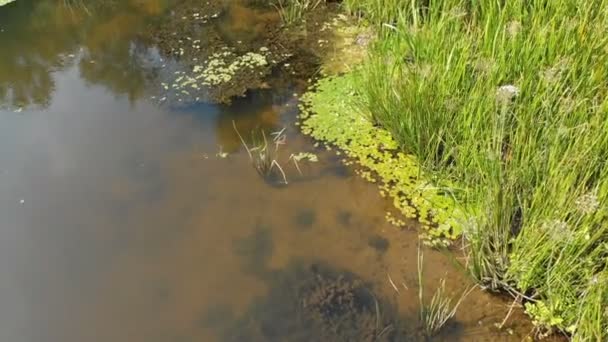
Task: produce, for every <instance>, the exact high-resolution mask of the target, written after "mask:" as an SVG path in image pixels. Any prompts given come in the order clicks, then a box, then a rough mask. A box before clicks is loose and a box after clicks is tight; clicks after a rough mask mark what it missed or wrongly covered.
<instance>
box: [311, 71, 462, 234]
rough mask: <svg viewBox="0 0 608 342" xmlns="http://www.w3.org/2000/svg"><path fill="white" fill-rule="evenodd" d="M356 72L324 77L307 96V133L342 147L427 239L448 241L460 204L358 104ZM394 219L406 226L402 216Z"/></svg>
mask: <svg viewBox="0 0 608 342" xmlns="http://www.w3.org/2000/svg"><path fill="white" fill-rule="evenodd" d="M356 77H357V76H356V73H355V72H352V73H348V74H345V75H343V76H338V77H329V78H326V79H322V80H321V81H319V82H318V83H317V84H316V86H315V87H314V88H313V89H311V91H310V92H308V93H306V94H305V95H304V96H303V99H302V101H303V106H302V114H300V118H301V119H302V123H301V128H302V132H304V133H305V134H308V135H310V136H312V137H313V138H315V139H317V140H320V141H323V142H325V143H327V144H328V145H334V146H336V147H338V148H340V149H341V150H343V151H344V152H345V154H346V157H347V158H346V159H344V162H345V163H346V164H349V165H350V164H352V163H356V164H358V165H359V166H361V167H362V168H363V172H361V173H360V174H361V175H362V176H363V177H364V178H366V179H368V180H372V181H374V182H376V181H377V182H378V185H379V187H380V190H381V192H382V194H383V195H384V196H387V197H389V198H392V200H393V204H394V205H395V207H396V208H397V209H398V210H399V212H400V213H401V214H402V215H403V216H405V217H406V218H411V219H417V220H418V221H419V222H420V223H421V224H422V226H423V228H424V229H423V230H422V232H421V235H422V237H423V238H424V241H425V242H426V243H428V244H432V245H446V244H449V243H450V242H451V241H452V240H453V239H455V238H457V237H458V236H459V235H460V233H461V226H460V224H459V218H461V217H463V215H462V213H461V211H460V209H459V208H458V207H457V206H456V205H455V202H454V200H453V199H452V198H451V196H449V195H446V193H448V194H449V192H446V191H445V190H443V189H445V187H444V188H438V187H436V186H433V185H432V184H431V183H430V181H429V178H428V177H427V176H425V174H424V173H423V172H422V171H421V170H420V167H419V165H418V163H417V162H416V159H415V158H414V157H413V156H412V155H408V154H405V153H403V152H401V151H400V150H399V147H398V145H397V143H396V142H395V140H393V138H392V137H391V135H390V133H389V132H388V131H386V130H383V129H381V128H379V127H377V126H375V125H374V124H373V123H372V122H371V121H370V120H369V116H367V115H365V113H362V112H360V111H358V110H356V109H355V107H354V104H356V103H357V102H358V101H363V100H364V99H363V98H362V97H361V96H359V95H358V94H357V93H356V92H355V84H356V82H357V78H356ZM366 170H367V171H366ZM390 221H392V222H393V223H398V225H400V226H402V225H405V222H404V221H403V220H400V219H396V218H392V217H391V220H390Z"/></svg>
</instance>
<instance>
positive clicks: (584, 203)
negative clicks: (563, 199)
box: [574, 193, 600, 214]
mask: <svg viewBox="0 0 608 342" xmlns="http://www.w3.org/2000/svg"><path fill="white" fill-rule="evenodd" d="M574 203H575V204H576V208H577V209H578V210H579V211H581V212H582V213H583V214H592V213H594V212H596V211H597V209H598V208H599V206H600V202H599V201H598V199H597V196H596V195H595V194H594V193H586V194H584V195H583V196H581V197H579V198H577V199H576V201H574Z"/></svg>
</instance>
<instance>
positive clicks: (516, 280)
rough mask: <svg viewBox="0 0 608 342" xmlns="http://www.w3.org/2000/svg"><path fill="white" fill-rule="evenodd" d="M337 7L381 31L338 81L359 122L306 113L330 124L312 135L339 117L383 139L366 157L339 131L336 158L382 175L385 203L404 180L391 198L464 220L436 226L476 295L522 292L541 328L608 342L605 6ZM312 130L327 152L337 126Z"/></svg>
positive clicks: (356, 140) (458, 1)
mask: <svg viewBox="0 0 608 342" xmlns="http://www.w3.org/2000/svg"><path fill="white" fill-rule="evenodd" d="M344 5H345V6H346V8H347V9H349V10H351V11H353V12H361V13H362V15H363V16H365V17H366V18H368V19H369V21H371V22H373V23H375V24H376V25H377V27H379V28H381V30H383V32H382V34H381V38H380V39H379V41H378V42H377V43H376V44H375V46H374V47H373V48H372V49H371V56H370V58H369V59H368V61H367V62H366V64H365V66H364V67H363V68H362V70H360V71H358V72H357V73H356V74H358V76H356V77H359V78H360V79H359V80H358V81H357V82H351V83H350V84H351V85H352V86H351V88H350V91H351V92H352V94H356V96H358V97H359V98H360V99H362V100H361V101H357V102H356V103H355V104H354V105H355V107H357V106H358V107H359V110H358V112H368V113H370V115H371V116H370V117H369V119H367V120H365V119H362V118H360V117H359V118H356V119H355V118H354V117H353V114H352V113H353V112H354V111H353V110H352V109H345V108H342V109H340V108H336V107H332V108H328V106H335V105H334V104H331V105H320V104H319V105H317V106H316V107H317V108H316V109H319V110H320V111H321V112H323V111H327V112H329V113H326V115H319V117H323V118H324V119H323V120H326V122H325V123H322V124H319V126H327V125H330V124H331V123H332V122H335V123H337V121H338V120H339V119H336V117H337V116H341V115H344V116H345V117H347V118H349V120H351V121H353V122H358V121H367V123H366V124H365V125H367V126H366V127H375V126H379V127H381V128H383V129H385V130H386V131H384V132H389V133H390V134H389V135H388V136H387V137H384V136H383V138H382V139H384V140H379V139H375V140H374V141H373V142H369V141H367V143H365V141H366V139H369V136H367V135H365V134H366V133H361V132H360V130H356V129H354V128H351V127H352V126H351V127H346V126H343V127H341V128H340V129H343V130H351V129H352V131H351V132H347V134H345V137H341V138H340V139H339V140H337V141H338V142H339V144H340V143H341V144H342V145H346V147H347V148H349V149H351V150H352V149H353V148H354V149H357V148H361V147H359V146H360V145H362V144H363V145H365V148H366V149H369V151H368V150H365V151H364V152H360V153H359V154H360V155H362V156H363V160H364V161H363V162H362V164H364V165H365V166H369V167H370V168H371V169H372V170H374V171H377V170H380V172H382V171H383V170H384V171H385V173H389V179H390V180H391V181H390V182H389V187H388V189H389V190H388V191H390V189H392V188H393V186H394V185H395V184H397V186H399V184H400V182H405V183H406V184H407V187H405V188H402V189H400V190H402V191H400V192H399V196H398V197H397V198H404V197H405V198H407V199H408V201H409V202H411V201H412V199H414V198H417V197H419V196H420V197H422V198H425V200H424V201H427V203H431V204H435V203H440V204H441V203H444V202H446V201H447V200H446V199H445V198H448V199H450V200H452V199H454V200H456V201H457V203H458V205H453V204H450V207H452V208H454V207H459V208H461V209H462V212H463V213H464V214H463V215H461V216H449V215H448V216H449V217H451V218H446V217H443V218H442V219H443V220H452V221H455V222H456V225H455V226H458V227H461V228H462V231H463V233H464V237H465V238H466V241H467V244H468V251H469V256H470V257H469V260H468V264H469V269H470V270H471V272H472V274H473V276H474V277H475V278H476V279H477V280H478V281H479V282H480V283H482V284H483V285H485V286H486V287H488V288H491V289H507V290H509V291H512V292H517V293H519V294H521V295H522V297H523V298H526V301H527V304H526V307H527V309H528V312H529V313H531V314H532V315H533V316H534V319H535V322H537V323H538V324H539V325H540V326H545V327H548V326H555V327H557V328H558V329H561V330H564V331H568V332H569V333H571V334H572V336H573V338H574V340H578V341H605V340H607V339H608V313H607V312H606V309H605V308H606V307H608V294H607V292H608V288H607V287H608V285H606V283H607V282H606V272H607V271H606V268H607V267H608V266H607V264H608V221H607V219H608V210H607V206H606V204H607V202H608V165H607V164H606V161H607V160H608V97H607V92H608V82H607V81H606V80H608V34H607V33H608V1H603V0H594V1H587V2H581V1H576V0H555V1H546V0H534V1H525V0H513V1H493V0H477V1H473V0H426V1H425V0H408V1H394V0H384V1H382V0H345V1H344ZM348 77H350V76H347V78H348ZM353 77H354V76H353ZM331 82H337V81H327V83H325V84H326V85H324V83H322V87H321V89H319V91H320V92H330V93H331V92H334V93H335V92H338V91H341V90H337V89H324V88H323V87H331V85H330V84H331ZM333 87H335V85H333ZM334 100H335V99H334ZM338 101H342V99H339V100H338ZM339 110H346V111H348V112H349V113H346V114H344V113H342V112H340V111H339ZM337 113H339V115H338V114H337ZM332 120H333V121H332ZM357 124H358V123H357ZM358 125H363V124H358ZM355 127H358V126H355ZM316 130H317V133H316V134H317V135H319V136H323V135H326V134H330V136H329V139H328V140H330V141H331V140H332V139H333V140H336V138H335V137H332V136H331V135H333V134H335V132H336V130H337V128H335V127H334V128H331V129H327V130H325V131H323V130H322V129H318V128H317V129H316ZM360 140H361V141H363V142H360ZM381 141H386V142H387V143H388V146H390V149H392V150H393V151H392V152H386V149H385V148H384V147H383V145H382V144H381V143H380V142H381ZM339 144H338V145H339ZM353 146H354V147H353ZM374 149H375V150H376V152H372V150H374ZM394 151H400V152H397V153H395V152H394ZM384 153H390V154H391V155H397V156H398V157H397V161H396V162H395V164H392V166H389V165H386V164H384V163H383V162H378V160H377V159H375V158H373V157H371V156H374V155H376V156H377V155H382V154H384ZM366 158H367V159H366ZM368 159H369V161H367V160H368ZM412 161H414V162H415V164H412ZM368 164H369V165H368ZM376 164H380V165H382V166H377V165H376ZM413 165H419V166H420V168H421V171H420V172H419V173H417V172H416V173H414V172H413V170H414V169H415V167H414V166H413ZM385 168H386V169H391V171H386V170H385ZM399 169H406V170H409V171H410V173H414V174H422V175H424V176H425V179H431V180H433V184H444V186H442V187H439V190H434V191H431V192H430V193H420V192H416V191H418V190H420V189H429V188H433V187H432V186H431V185H429V184H430V183H428V184H426V185H425V186H420V183H419V182H420V179H421V178H419V177H414V178H412V177H410V176H407V175H404V174H401V173H398V171H397V170H399ZM381 177H382V178H383V179H386V178H385V177H386V176H385V175H383V176H381ZM394 179H397V180H394ZM403 179H406V181H403ZM412 179H414V180H412ZM412 189H414V190H416V191H414V192H412ZM435 189H437V188H435ZM402 192H403V193H405V194H406V195H403V194H402ZM445 194H449V196H443V198H444V199H443V200H431V201H428V198H429V195H430V196H431V197H432V196H433V195H438V196H436V198H441V196H440V195H445ZM424 201H423V202H424ZM442 201H443V202H442ZM396 205H397V207H400V203H399V201H397V202H396ZM438 207H439V208H442V206H441V205H439V206H436V205H428V206H427V205H425V206H424V208H426V210H427V212H431V211H437V208H438ZM448 212H460V211H456V210H451V211H448ZM435 214H436V215H431V216H437V213H435ZM442 215H443V214H441V213H439V214H438V216H442ZM421 216H423V217H424V216H425V215H421Z"/></svg>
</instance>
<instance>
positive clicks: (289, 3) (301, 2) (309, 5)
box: [273, 0, 326, 26]
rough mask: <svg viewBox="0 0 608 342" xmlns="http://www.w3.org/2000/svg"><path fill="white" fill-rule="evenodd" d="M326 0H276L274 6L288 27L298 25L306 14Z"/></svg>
mask: <svg viewBox="0 0 608 342" xmlns="http://www.w3.org/2000/svg"><path fill="white" fill-rule="evenodd" d="M325 1H326V0H276V1H275V3H274V4H273V5H274V7H275V8H276V9H277V11H279V15H280V16H281V19H282V21H283V23H284V24H285V25H287V26H290V25H295V24H298V23H300V22H301V21H302V19H303V18H304V16H305V15H306V13H308V12H309V11H312V10H314V9H316V8H317V7H319V5H321V4H323V3H325Z"/></svg>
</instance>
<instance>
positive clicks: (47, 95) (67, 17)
mask: <svg viewBox="0 0 608 342" xmlns="http://www.w3.org/2000/svg"><path fill="white" fill-rule="evenodd" d="M166 6H167V2H166V1H163V0H151V1H141V0H128V1H121V2H120V3H117V2H111V1H94V2H87V4H83V3H81V2H79V1H73V2H72V1H59V2H58V1H50V0H42V1H28V0H25V1H17V2H15V3H13V4H11V5H9V6H6V7H4V8H3V9H2V10H1V11H0V30H1V31H0V46H1V49H2V53H1V54H0V102H1V103H2V104H3V105H5V106H12V107H17V108H18V107H29V106H36V107H41V108H45V107H48V106H49V104H50V101H51V97H52V94H53V91H54V90H55V80H54V77H53V76H52V73H53V72H56V71H59V70H63V69H64V68H66V67H69V66H71V65H73V64H74V63H79V64H80V70H81V74H82V77H83V78H85V79H86V80H87V81H89V82H91V83H92V84H102V85H104V86H107V87H108V88H110V89H111V90H112V91H113V92H115V93H117V94H128V95H129V97H130V99H131V100H135V99H137V98H140V97H141V96H142V95H143V89H144V85H145V79H144V74H145V69H144V68H142V64H141V63H139V62H140V61H141V56H142V55H145V54H142V53H140V52H141V51H140V50H141V47H138V46H137V45H135V46H134V45H132V44H133V43H132V41H131V39H132V38H133V37H134V36H135V35H136V33H137V32H138V31H139V30H141V29H142V27H143V26H144V25H145V23H146V20H147V19H148V18H150V17H152V16H154V15H157V14H160V13H162V11H163V10H164V8H166ZM138 49H139V50H138ZM81 55H82V57H83V58H76V57H78V56H81Z"/></svg>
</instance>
